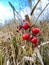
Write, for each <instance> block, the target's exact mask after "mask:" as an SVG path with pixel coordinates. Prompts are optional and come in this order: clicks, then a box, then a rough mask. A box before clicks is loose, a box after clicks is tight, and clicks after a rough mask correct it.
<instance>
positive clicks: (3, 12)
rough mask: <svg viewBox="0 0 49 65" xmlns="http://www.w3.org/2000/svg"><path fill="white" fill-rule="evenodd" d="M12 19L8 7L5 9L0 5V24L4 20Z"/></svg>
mask: <svg viewBox="0 0 49 65" xmlns="http://www.w3.org/2000/svg"><path fill="white" fill-rule="evenodd" d="M12 17H13V13H12V11H11V8H10V7H5V6H4V5H2V4H0V23H1V22H2V23H4V21H5V20H8V19H10V18H12Z"/></svg>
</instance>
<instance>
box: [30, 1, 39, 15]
mask: <svg viewBox="0 0 49 65" xmlns="http://www.w3.org/2000/svg"><path fill="white" fill-rule="evenodd" d="M39 2H40V0H38V1H37V3H36V4H35V6H34V8H33V9H32V11H31V16H32V14H33V13H34V10H35V9H36V7H37V5H38V3H39Z"/></svg>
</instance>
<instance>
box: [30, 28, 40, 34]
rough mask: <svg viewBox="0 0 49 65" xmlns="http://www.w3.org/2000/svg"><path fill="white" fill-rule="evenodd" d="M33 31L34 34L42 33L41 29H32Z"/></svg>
mask: <svg viewBox="0 0 49 65" xmlns="http://www.w3.org/2000/svg"><path fill="white" fill-rule="evenodd" d="M31 31H32V33H33V34H38V33H39V32H40V30H39V28H32V29H31Z"/></svg>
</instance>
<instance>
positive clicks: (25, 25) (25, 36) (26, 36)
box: [16, 22, 40, 46]
mask: <svg viewBox="0 0 49 65" xmlns="http://www.w3.org/2000/svg"><path fill="white" fill-rule="evenodd" d="M29 27H30V26H29V24H28V23H27V22H24V23H23V24H22V25H20V26H18V27H17V29H16V31H17V32H19V30H20V29H22V28H23V29H24V30H27V29H28V28H29ZM31 32H32V33H33V36H32V37H31V38H30V34H29V33H25V34H23V35H22V39H23V40H28V41H30V42H31V43H32V44H33V45H34V46H37V45H38V39H37V37H36V35H37V34H38V33H39V32H40V30H39V28H37V27H36V28H31Z"/></svg>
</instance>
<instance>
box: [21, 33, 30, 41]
mask: <svg viewBox="0 0 49 65" xmlns="http://www.w3.org/2000/svg"><path fill="white" fill-rule="evenodd" d="M29 36H30V35H29V34H28V33H25V34H23V35H22V38H23V40H28V39H29Z"/></svg>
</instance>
